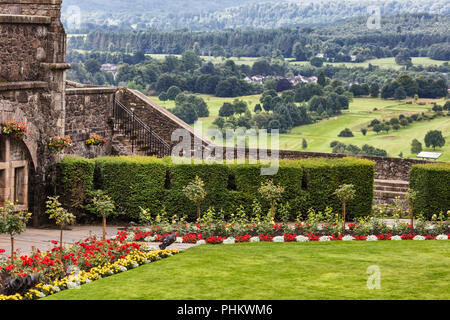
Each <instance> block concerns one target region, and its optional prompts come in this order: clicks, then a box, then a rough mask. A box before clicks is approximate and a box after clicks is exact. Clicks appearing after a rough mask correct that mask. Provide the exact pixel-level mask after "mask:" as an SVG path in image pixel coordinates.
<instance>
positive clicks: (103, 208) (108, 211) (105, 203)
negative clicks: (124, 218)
mask: <svg viewBox="0 0 450 320" xmlns="http://www.w3.org/2000/svg"><path fill="white" fill-rule="evenodd" d="M87 209H88V210H89V211H91V212H92V213H94V214H95V215H97V216H99V217H101V218H102V220H103V241H105V239H106V218H108V217H112V216H115V215H117V211H116V210H115V205H114V202H113V201H112V199H111V197H110V196H108V195H107V194H105V193H104V192H103V191H102V190H97V191H95V192H94V193H93V197H92V200H91V203H90V204H89V205H87Z"/></svg>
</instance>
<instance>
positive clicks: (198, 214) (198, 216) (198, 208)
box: [197, 204, 200, 221]
mask: <svg viewBox="0 0 450 320" xmlns="http://www.w3.org/2000/svg"><path fill="white" fill-rule="evenodd" d="M197 220H198V221H200V205H199V204H198V205H197Z"/></svg>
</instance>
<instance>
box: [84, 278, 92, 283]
mask: <svg viewBox="0 0 450 320" xmlns="http://www.w3.org/2000/svg"><path fill="white" fill-rule="evenodd" d="M91 282H92V281H91V279H86V280H85V281H84V283H91Z"/></svg>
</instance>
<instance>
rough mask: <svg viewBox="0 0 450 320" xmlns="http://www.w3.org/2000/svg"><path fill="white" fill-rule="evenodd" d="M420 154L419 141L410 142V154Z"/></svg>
mask: <svg viewBox="0 0 450 320" xmlns="http://www.w3.org/2000/svg"><path fill="white" fill-rule="evenodd" d="M421 152H422V144H421V143H420V141H419V140H417V139H413V141H412V142H411V153H412V154H419V153H421Z"/></svg>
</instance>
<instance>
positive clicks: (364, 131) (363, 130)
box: [361, 128, 367, 136]
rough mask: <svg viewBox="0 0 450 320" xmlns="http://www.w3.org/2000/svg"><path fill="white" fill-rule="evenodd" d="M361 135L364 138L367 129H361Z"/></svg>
mask: <svg viewBox="0 0 450 320" xmlns="http://www.w3.org/2000/svg"><path fill="white" fill-rule="evenodd" d="M361 133H362V134H363V136H365V135H366V134H367V129H366V128H361Z"/></svg>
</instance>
